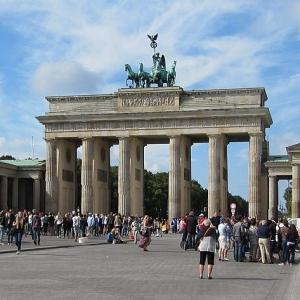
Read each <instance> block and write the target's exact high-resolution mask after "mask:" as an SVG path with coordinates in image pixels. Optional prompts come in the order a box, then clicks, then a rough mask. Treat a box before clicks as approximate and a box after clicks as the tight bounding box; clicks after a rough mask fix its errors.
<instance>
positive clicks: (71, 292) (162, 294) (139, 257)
mask: <svg viewBox="0 0 300 300" xmlns="http://www.w3.org/2000/svg"><path fill="white" fill-rule="evenodd" d="M53 243H55V241H53ZM56 243H59V241H56ZM178 245H179V236H177V235H168V236H164V237H163V238H153V241H152V243H151V245H150V247H149V250H150V251H149V252H143V251H141V249H139V248H138V247H137V245H135V244H133V243H132V242H129V243H127V244H119V245H111V244H106V243H98V244H97V245H86V244H84V246H81V247H69V248H58V249H44V250H42V251H35V250H32V251H26V252H22V253H21V254H20V255H16V254H15V252H14V253H1V254H0V264H1V269H0V299H1V300H4V299H105V300H112V299H114V300H115V299H139V300H143V299H172V300H174V299H185V300H187V299H205V300H209V299H218V300H221V299H245V300H246V299H255V300H259V299H272V300H275V299H287V298H288V297H289V298H288V299H298V297H297V295H299V294H300V290H299V278H300V276H299V266H298V265H296V266H292V267H289V266H285V267H280V266H278V265H275V264H274V265H263V264H255V263H235V262H233V261H229V262H219V261H217V262H216V266H215V269H214V273H213V277H214V278H213V280H208V279H202V280H201V279H199V278H198V259H199V253H198V252H196V251H191V250H190V251H186V252H184V251H183V250H181V249H180V248H179V246H178Z"/></svg>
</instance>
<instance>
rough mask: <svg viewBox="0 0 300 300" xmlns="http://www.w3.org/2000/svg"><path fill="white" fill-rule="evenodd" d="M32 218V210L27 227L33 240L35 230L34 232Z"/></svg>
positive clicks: (29, 213)
mask: <svg viewBox="0 0 300 300" xmlns="http://www.w3.org/2000/svg"><path fill="white" fill-rule="evenodd" d="M32 218H33V214H32V211H29V212H28V228H27V232H26V233H27V234H30V235H31V237H32V240H33V232H32Z"/></svg>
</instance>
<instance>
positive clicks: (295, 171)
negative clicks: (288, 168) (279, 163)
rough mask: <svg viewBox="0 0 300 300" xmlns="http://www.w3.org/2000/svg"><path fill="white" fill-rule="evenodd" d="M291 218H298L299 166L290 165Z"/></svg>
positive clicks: (299, 197)
mask: <svg viewBox="0 0 300 300" xmlns="http://www.w3.org/2000/svg"><path fill="white" fill-rule="evenodd" d="M292 218H300V165H298V164H297V165H296V164H294V165H292Z"/></svg>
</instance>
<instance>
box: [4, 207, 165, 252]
mask: <svg viewBox="0 0 300 300" xmlns="http://www.w3.org/2000/svg"><path fill="white" fill-rule="evenodd" d="M169 229H170V228H169V225H168V221H167V220H166V219H159V218H154V219H152V218H151V217H149V216H144V218H143V217H137V216H136V217H133V216H121V215H120V214H118V213H109V214H93V213H87V214H82V213H80V212H79V211H77V212H75V211H73V212H70V213H66V214H64V215H62V214H61V213H60V212H58V213H56V214H54V213H51V212H49V213H43V212H38V211H37V210H35V209H33V210H32V211H27V210H24V211H19V212H18V213H16V214H15V213H14V212H13V210H11V209H9V210H7V211H1V212H0V245H1V244H2V245H3V244H4V235H6V238H7V244H8V245H12V244H13V242H15V243H16V245H17V249H18V250H17V254H19V253H20V251H21V244H22V237H23V235H25V236H27V235H30V236H31V237H32V241H33V243H34V244H35V245H37V246H39V245H40V241H41V235H44V236H47V235H51V236H56V237H57V238H58V239H66V238H67V239H71V238H73V239H74V241H75V242H78V240H79V238H81V237H91V236H93V237H105V238H106V239H107V241H108V242H111V243H114V244H118V243H122V242H124V241H123V239H122V237H125V236H126V237H127V236H128V235H132V236H133V239H134V242H135V243H138V241H139V245H142V246H141V248H143V249H144V250H145V251H147V246H148V245H149V244H150V241H149V239H150V236H151V235H156V236H158V237H159V236H162V234H163V233H167V232H168V230H169ZM148 237H149V239H148ZM147 244H148V245H147Z"/></svg>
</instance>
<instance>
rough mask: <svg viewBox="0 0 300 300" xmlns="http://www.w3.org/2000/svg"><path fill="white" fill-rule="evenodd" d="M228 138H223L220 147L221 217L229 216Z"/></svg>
mask: <svg viewBox="0 0 300 300" xmlns="http://www.w3.org/2000/svg"><path fill="white" fill-rule="evenodd" d="M227 144H228V142H227V138H226V136H225V135H222V136H221V145H220V210H221V215H222V216H224V217H226V216H227V215H228V208H229V205H228V166H227Z"/></svg>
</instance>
